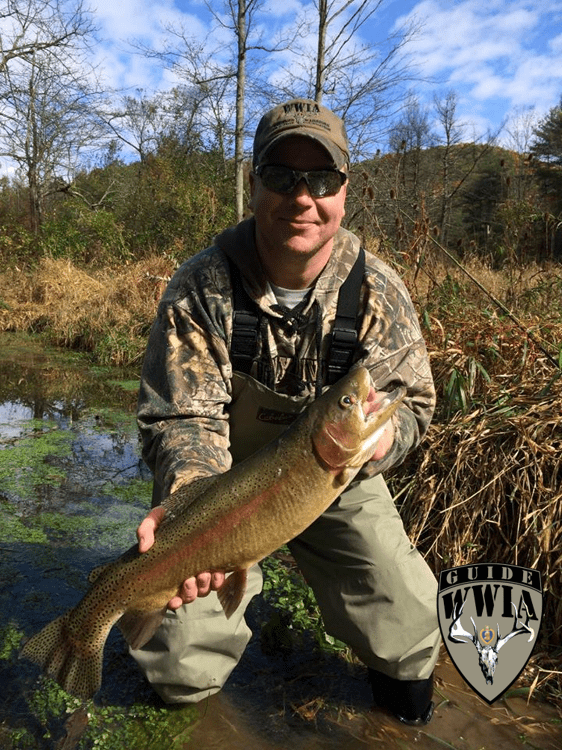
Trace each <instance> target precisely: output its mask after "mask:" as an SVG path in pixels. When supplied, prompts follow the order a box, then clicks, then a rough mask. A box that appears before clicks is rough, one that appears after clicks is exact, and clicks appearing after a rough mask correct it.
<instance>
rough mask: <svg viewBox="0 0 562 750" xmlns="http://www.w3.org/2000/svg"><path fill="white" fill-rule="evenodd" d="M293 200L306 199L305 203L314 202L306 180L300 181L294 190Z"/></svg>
mask: <svg viewBox="0 0 562 750" xmlns="http://www.w3.org/2000/svg"><path fill="white" fill-rule="evenodd" d="M291 197H292V198H296V199H297V200H302V199H304V200H305V201H310V200H312V196H311V195H310V190H309V189H308V183H307V181H306V180H305V179H304V177H303V178H302V179H300V180H299V181H298V182H297V184H296V185H295V187H294V188H293V192H292V193H291Z"/></svg>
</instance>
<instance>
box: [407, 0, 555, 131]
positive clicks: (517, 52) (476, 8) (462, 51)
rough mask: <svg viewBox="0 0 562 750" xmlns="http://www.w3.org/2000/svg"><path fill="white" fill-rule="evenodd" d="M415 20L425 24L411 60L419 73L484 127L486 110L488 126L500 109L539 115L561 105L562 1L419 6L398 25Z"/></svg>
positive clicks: (451, 0) (444, 1)
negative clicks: (449, 92)
mask: <svg viewBox="0 0 562 750" xmlns="http://www.w3.org/2000/svg"><path fill="white" fill-rule="evenodd" d="M414 18H417V19H418V20H423V22H424V26H423V30H422V32H421V33H420V34H419V36H418V38H417V39H415V40H414V41H413V42H412V43H411V44H410V45H409V48H408V51H409V54H411V55H412V58H413V60H414V61H415V62H416V63H417V65H418V66H419V68H420V69H421V71H422V73H423V74H424V75H426V76H428V77H432V78H433V79H434V80H435V81H436V82H438V83H439V85H440V86H441V87H451V88H453V89H454V90H456V91H457V92H458V93H459V94H460V95H461V96H462V97H463V99H464V98H466V99H467V106H466V109H465V112H467V115H468V116H469V117H472V121H473V122H477V121H478V122H479V123H482V121H483V120H482V114H483V113H484V109H483V106H484V105H485V106H486V109H487V110H488V111H489V113H490V117H489V124H491V123H492V122H494V120H493V118H497V116H498V112H499V111H500V109H502V108H503V111H504V112H505V113H507V111H508V110H509V109H510V108H515V107H517V106H525V107H533V108H537V109H542V110H543V111H545V110H547V109H548V108H549V107H551V106H554V104H555V103H556V102H557V101H559V99H560V93H561V91H562V35H561V34H559V33H556V32H557V31H559V29H560V24H561V22H562V2H561V1H560V0H513V1H510V2H505V0H421V2H418V3H415V4H413V6H412V7H411V10H410V11H409V13H408V14H407V15H404V16H402V17H401V18H399V19H398V20H397V25H398V24H400V23H404V22H406V21H408V20H412V19H414ZM428 88H429V87H428ZM468 102H470V103H468ZM500 119H501V118H500Z"/></svg>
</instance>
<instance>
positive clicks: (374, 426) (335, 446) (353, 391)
mask: <svg viewBox="0 0 562 750" xmlns="http://www.w3.org/2000/svg"><path fill="white" fill-rule="evenodd" d="M405 395H406V389H405V388H403V387H400V388H396V389H395V390H394V391H392V392H391V393H389V394H387V395H385V396H384V398H382V399H380V400H379V399H378V397H377V395H376V391H375V388H374V386H373V383H372V380H371V376H370V374H369V371H368V370H367V369H366V368H365V367H356V368H354V369H353V370H351V371H350V372H349V373H348V374H347V375H345V376H344V377H343V378H341V379H340V380H339V381H338V382H337V383H335V384H334V385H333V386H332V387H331V388H329V389H328V390H327V391H326V392H325V393H324V394H322V396H320V398H319V399H317V401H316V402H315V403H314V407H315V408H316V411H317V414H316V424H315V427H314V430H313V432H312V443H313V445H314V448H315V451H316V454H317V455H318V456H319V457H320V458H321V460H322V461H323V462H324V463H325V464H327V466H328V467H329V468H330V469H333V470H341V469H344V468H349V467H352V468H357V469H359V468H360V467H361V466H362V465H363V464H364V463H365V462H366V461H368V460H369V459H370V458H371V456H372V455H373V453H374V452H375V449H376V447H377V443H378V441H379V439H380V437H381V435H382V434H383V432H384V428H385V426H386V423H387V422H388V420H389V419H390V418H391V417H392V415H393V414H394V412H395V411H396V409H397V408H398V407H399V406H400V404H401V403H402V401H403V399H404V396H405Z"/></svg>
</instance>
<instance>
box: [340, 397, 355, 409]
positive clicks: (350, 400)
mask: <svg viewBox="0 0 562 750" xmlns="http://www.w3.org/2000/svg"><path fill="white" fill-rule="evenodd" d="M354 403H355V399H354V397H353V396H342V397H341V398H340V406H341V407H342V408H343V409H347V408H348V407H349V406H353V404H354Z"/></svg>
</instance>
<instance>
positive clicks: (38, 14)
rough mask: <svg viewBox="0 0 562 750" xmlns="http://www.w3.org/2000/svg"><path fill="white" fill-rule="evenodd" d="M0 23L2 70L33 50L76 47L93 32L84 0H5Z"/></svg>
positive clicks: (0, 67)
mask: <svg viewBox="0 0 562 750" xmlns="http://www.w3.org/2000/svg"><path fill="white" fill-rule="evenodd" d="M0 23H1V24H2V32H1V34H0V73H2V72H5V71H6V70H7V68H8V65H9V64H10V63H11V62H12V61H14V60H17V59H22V58H23V59H25V58H26V57H27V56H28V55H31V54H32V53H37V52H41V51H46V50H51V51H58V52H60V50H62V49H68V48H70V47H74V46H75V44H76V40H77V39H78V38H85V37H87V36H89V35H90V33H91V32H92V26H91V23H90V21H89V20H88V19H87V18H86V13H85V11H84V6H83V3H82V2H81V0H80V1H79V2H78V3H77V4H76V5H74V6H73V7H71V6H69V5H68V3H64V2H63V1H62V0H3V4H2V5H1V6H0Z"/></svg>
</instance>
